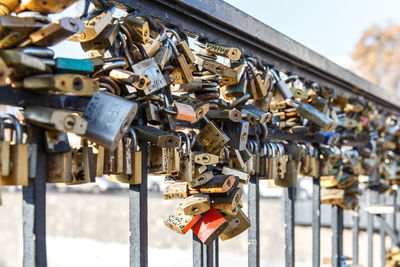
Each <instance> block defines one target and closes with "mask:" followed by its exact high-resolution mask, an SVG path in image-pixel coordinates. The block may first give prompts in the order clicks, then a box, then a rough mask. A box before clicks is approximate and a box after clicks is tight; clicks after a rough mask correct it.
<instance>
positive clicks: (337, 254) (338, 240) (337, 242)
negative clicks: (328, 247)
mask: <svg viewBox="0 0 400 267" xmlns="http://www.w3.org/2000/svg"><path fill="white" fill-rule="evenodd" d="M331 209H332V222H331V225H332V266H333V267H340V266H341V257H342V250H343V248H342V244H343V243H342V242H343V241H342V234H343V210H342V208H340V207H339V206H338V205H332V208H331Z"/></svg>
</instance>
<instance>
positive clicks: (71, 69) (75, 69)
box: [55, 58, 94, 75]
mask: <svg viewBox="0 0 400 267" xmlns="http://www.w3.org/2000/svg"><path fill="white" fill-rule="evenodd" d="M55 69H56V73H59V74H63V73H76V74H83V75H87V74H91V73H92V72H93V71H94V64H93V62H92V61H91V60H87V59H74V58H56V65H55Z"/></svg>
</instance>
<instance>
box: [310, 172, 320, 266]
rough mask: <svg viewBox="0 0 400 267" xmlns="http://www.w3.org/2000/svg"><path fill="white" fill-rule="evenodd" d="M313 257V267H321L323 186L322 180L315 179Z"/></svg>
mask: <svg viewBox="0 0 400 267" xmlns="http://www.w3.org/2000/svg"><path fill="white" fill-rule="evenodd" d="M312 216H313V217H312V235H313V242H312V255H313V256H312V257H313V266H314V267H319V266H320V261H321V260H320V259H321V256H320V253H321V186H320V178H316V179H313V196H312Z"/></svg>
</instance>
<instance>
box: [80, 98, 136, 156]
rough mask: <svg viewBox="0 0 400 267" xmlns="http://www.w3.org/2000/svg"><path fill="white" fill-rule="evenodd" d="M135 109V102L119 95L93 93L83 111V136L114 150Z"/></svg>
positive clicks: (132, 117) (133, 115)
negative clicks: (84, 120) (85, 123)
mask: <svg viewBox="0 0 400 267" xmlns="http://www.w3.org/2000/svg"><path fill="white" fill-rule="evenodd" d="M137 110H138V105H137V103H134V102H131V101H129V100H126V99H123V98H121V97H118V96H114V95H111V94H108V93H104V92H100V93H98V94H95V95H93V96H92V98H91V99H90V102H89V104H88V105H87V107H86V109H85V112H84V113H83V118H84V119H86V121H87V123H88V126H87V130H86V134H85V137H87V138H89V139H90V140H92V141H94V142H96V143H97V144H99V145H102V146H104V147H105V148H106V149H109V150H111V151H113V150H115V149H116V148H117V145H118V142H119V141H120V140H121V138H122V136H123V135H124V133H125V132H126V131H127V129H128V127H129V125H130V124H131V122H132V120H133V119H134V118H135V116H136V113H137Z"/></svg>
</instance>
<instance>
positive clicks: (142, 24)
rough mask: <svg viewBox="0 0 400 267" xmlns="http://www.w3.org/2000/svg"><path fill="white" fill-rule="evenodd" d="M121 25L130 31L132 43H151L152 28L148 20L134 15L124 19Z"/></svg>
mask: <svg viewBox="0 0 400 267" xmlns="http://www.w3.org/2000/svg"><path fill="white" fill-rule="evenodd" d="M121 23H122V25H123V26H125V27H126V28H127V29H128V30H129V33H130V37H131V39H132V41H134V42H140V43H143V44H145V43H147V42H149V40H150V28H149V23H148V22H147V21H146V20H144V19H143V18H140V17H135V16H134V15H128V16H126V17H124V18H123V19H122V22H121Z"/></svg>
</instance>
